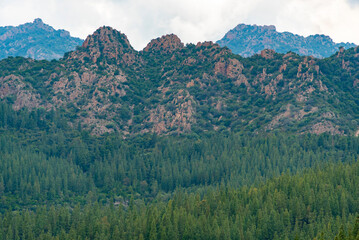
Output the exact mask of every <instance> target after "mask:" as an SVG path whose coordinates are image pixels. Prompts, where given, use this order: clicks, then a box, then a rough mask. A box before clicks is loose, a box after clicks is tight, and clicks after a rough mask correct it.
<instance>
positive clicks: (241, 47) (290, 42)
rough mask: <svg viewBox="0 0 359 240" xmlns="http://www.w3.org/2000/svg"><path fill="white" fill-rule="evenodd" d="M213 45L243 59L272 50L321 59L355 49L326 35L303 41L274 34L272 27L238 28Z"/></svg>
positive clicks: (299, 37)
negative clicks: (341, 51)
mask: <svg viewBox="0 0 359 240" xmlns="http://www.w3.org/2000/svg"><path fill="white" fill-rule="evenodd" d="M217 43H218V44H219V45H220V46H222V47H224V46H226V47H228V48H229V49H231V50H232V51H233V53H236V54H239V55H241V56H243V57H249V56H253V55H254V54H256V53H260V51H262V50H264V49H273V50H275V51H276V52H278V53H287V52H295V53H297V54H299V55H302V56H314V57H316V58H324V57H329V56H331V55H333V54H334V53H336V52H337V51H338V49H339V48H340V47H344V48H345V49H348V48H351V47H355V46H356V45H355V44H353V43H335V42H333V40H332V39H331V38H330V37H329V36H326V35H319V34H316V35H311V36H308V37H303V36H300V35H296V34H293V33H290V32H277V30H276V28H275V26H272V25H271V26H257V25H246V24H239V25H238V26H236V27H235V28H234V29H232V30H230V31H229V32H228V33H226V35H225V36H224V37H223V38H222V39H221V40H219V41H217Z"/></svg>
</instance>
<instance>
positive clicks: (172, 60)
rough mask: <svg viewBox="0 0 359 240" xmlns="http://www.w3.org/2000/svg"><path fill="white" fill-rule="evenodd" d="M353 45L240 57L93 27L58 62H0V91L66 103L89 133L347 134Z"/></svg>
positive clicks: (353, 115) (14, 100)
mask: <svg viewBox="0 0 359 240" xmlns="http://www.w3.org/2000/svg"><path fill="white" fill-rule="evenodd" d="M358 53H359V49H358V48H351V49H349V50H344V49H341V51H340V52H338V54H337V55H333V56H332V57H330V58H326V59H322V60H320V59H315V58H313V57H302V56H299V55H296V54H294V53H289V54H286V55H283V54H278V53H275V52H274V51H270V50H266V51H262V52H261V54H260V55H255V56H253V57H250V58H242V57H240V56H239V55H234V54H232V53H231V51H230V50H229V49H228V48H221V47H220V46H219V45H217V44H213V43H212V42H204V43H198V44H197V45H193V44H188V45H186V46H185V45H184V44H183V43H181V41H180V39H179V38H178V37H177V36H175V35H166V36H162V37H161V38H158V39H155V40H152V41H151V43H149V44H148V46H147V47H146V48H145V49H144V50H143V51H140V52H138V51H136V50H134V49H133V48H132V47H131V45H130V43H129V41H128V39H127V37H126V36H125V35H124V34H122V33H120V32H118V31H116V30H114V29H112V28H110V27H102V28H100V29H98V30H97V31H96V32H95V33H94V34H93V35H90V36H88V38H87V39H86V40H85V42H84V44H83V45H82V47H80V48H79V49H78V50H76V51H74V52H71V53H68V54H66V55H65V57H64V58H63V59H61V60H60V61H52V62H47V61H34V60H30V59H23V58H9V59H5V60H3V61H1V62H0V69H1V72H0V83H1V85H0V97H1V98H2V99H4V100H6V101H8V102H9V103H10V104H12V106H13V108H14V109H21V108H24V107H27V108H45V109H47V110H51V109H61V110H62V111H64V112H66V116H67V117H68V121H69V122H70V123H71V124H72V125H73V126H78V125H79V124H80V125H81V127H83V128H86V129H89V130H90V131H91V132H92V133H93V134H103V133H106V132H113V131H118V132H121V133H122V134H125V135H128V134H129V135H133V134H138V133H146V132H155V133H157V134H170V133H171V134H173V133H176V134H178V133H184V132H187V133H190V132H193V133H200V132H203V131H234V132H239V131H242V132H265V131H276V130H280V131H290V132H296V133H304V132H311V133H323V132H330V133H332V134H355V132H356V131H357V129H358V122H357V120H356V119H358V118H359V103H358V100H357V99H359V96H358V91H357V88H358V87H359V86H358V79H359V65H358V60H359V57H358V56H359V55H358Z"/></svg>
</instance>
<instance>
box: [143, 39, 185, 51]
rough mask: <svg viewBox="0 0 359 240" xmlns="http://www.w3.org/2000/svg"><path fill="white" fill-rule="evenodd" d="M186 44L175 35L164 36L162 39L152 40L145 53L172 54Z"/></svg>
mask: <svg viewBox="0 0 359 240" xmlns="http://www.w3.org/2000/svg"><path fill="white" fill-rule="evenodd" d="M183 47H184V44H183V43H182V42H181V39H179V38H178V37H177V36H176V35H175V34H169V35H164V36H162V37H160V38H156V39H154V40H152V41H151V42H150V43H149V44H148V45H147V46H146V47H145V48H144V49H143V51H144V52H162V53H171V52H173V51H175V50H178V49H181V48H183Z"/></svg>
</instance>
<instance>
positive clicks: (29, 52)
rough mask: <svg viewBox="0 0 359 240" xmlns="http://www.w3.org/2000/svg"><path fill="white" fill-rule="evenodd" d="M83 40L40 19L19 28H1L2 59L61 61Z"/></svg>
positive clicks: (0, 55)
mask: <svg viewBox="0 0 359 240" xmlns="http://www.w3.org/2000/svg"><path fill="white" fill-rule="evenodd" d="M82 42H83V40H81V39H79V38H74V37H71V36H70V33H69V32H68V31H65V30H55V29H54V28H53V27H51V26H49V25H47V24H45V23H43V21H42V20H41V19H39V18H37V19H35V20H34V22H32V23H25V24H23V25H19V26H17V27H12V26H7V27H0V59H3V58H7V57H9V56H22V57H29V58H33V59H39V60H41V59H47V60H52V59H59V58H61V57H63V55H64V53H65V52H69V51H73V50H75V48H76V47H77V46H79V45H81V44H82Z"/></svg>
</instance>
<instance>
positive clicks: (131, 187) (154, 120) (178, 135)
mask: <svg viewBox="0 0 359 240" xmlns="http://www.w3.org/2000/svg"><path fill="white" fill-rule="evenodd" d="M358 83H359V48H358V47H356V48H350V49H348V50H345V49H344V48H341V49H340V50H339V52H337V53H336V54H335V55H332V56H331V57H329V58H325V59H316V58H314V57H306V56H300V55H298V54H295V53H293V52H291V53H288V54H280V53H276V52H275V51H273V50H263V51H261V53H260V54H255V55H254V56H252V57H249V58H243V57H241V56H239V55H236V54H233V53H232V52H231V51H230V50H229V49H228V48H222V47H220V46H219V45H218V44H214V43H212V42H203V43H198V44H197V45H194V44H187V45H185V44H183V43H182V42H181V40H180V39H179V38H178V37H177V36H176V35H174V34H170V35H165V36H162V37H159V38H157V39H154V40H152V41H151V42H150V43H149V44H148V45H147V46H146V47H145V48H144V49H143V50H142V51H136V50H135V49H133V47H132V46H131V44H130V42H129V40H128V39H127V37H126V35H125V34H123V33H121V32H119V31H117V30H115V29H113V28H111V27H101V28H99V29H97V30H96V31H95V32H94V33H93V34H92V35H90V36H88V37H87V38H86V40H85V41H84V42H83V44H82V46H81V47H78V48H77V49H76V50H75V51H72V52H68V53H66V54H65V55H64V57H63V58H61V59H59V60H52V61H47V60H40V61H39V60H34V59H30V58H23V57H8V58H6V59H3V60H1V61H0V99H1V100H0V133H1V134H0V159H1V161H0V202H1V204H0V239H24V240H27V239H29V240H30V239H54V240H55V239H104V240H106V239H146V240H154V239H165V240H166V239H171V240H176V239H250V240H252V239H253V240H254V239H357V238H358V229H359V224H358V223H359V222H358V221H359V218H357V216H358V214H359V191H358V190H359V188H358V187H357V186H358V184H359V175H358V171H359V163H358V159H359V138H358V137H355V136H352V135H358V134H359V132H358V127H359V126H358V125H359V123H358V119H359V116H358V115H359V101H358V99H359V96H358V94H359V91H358V87H359V86H358ZM321 133H323V134H321ZM345 135H347V136H345Z"/></svg>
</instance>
